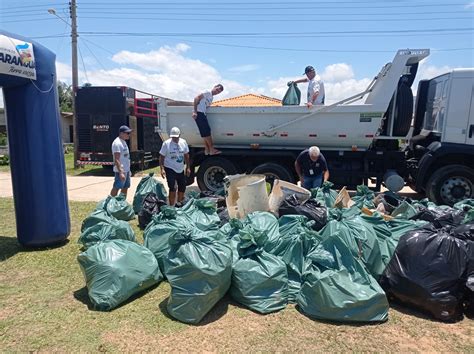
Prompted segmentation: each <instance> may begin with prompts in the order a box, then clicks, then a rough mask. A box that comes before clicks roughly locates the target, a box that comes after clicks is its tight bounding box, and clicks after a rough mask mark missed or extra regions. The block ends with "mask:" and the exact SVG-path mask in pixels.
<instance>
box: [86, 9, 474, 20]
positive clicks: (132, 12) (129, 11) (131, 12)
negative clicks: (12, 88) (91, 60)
mask: <svg viewBox="0 0 474 354" xmlns="http://www.w3.org/2000/svg"><path fill="white" fill-rule="evenodd" d="M96 13H97V12H96V11H81V14H96ZM110 14H112V15H172V16H176V15H179V16H211V15H214V16H231V17H233V16H250V17H255V16H265V17H270V16H285V17H287V16H299V17H300V18H301V14H300V13H297V14H288V12H282V13H278V14H269V13H267V12H261V13H251V14H248V13H235V12H233V13H231V14H229V13H225V14H212V13H211V12H210V11H209V12H205V13H197V12H190V13H183V12H182V11H180V12H163V11H160V12H150V11H143V10H139V9H127V10H123V11H107V15H110ZM445 14H466V11H424V12H390V13H389V14H387V13H386V12H375V13H374V12H371V13H357V14H355V13H344V14H341V13H340V12H339V11H338V12H332V13H318V15H319V16H321V15H324V16H331V15H333V16H383V15H390V16H405V15H411V16H416V15H445ZM313 21H314V20H313ZM318 21H319V18H318Z"/></svg>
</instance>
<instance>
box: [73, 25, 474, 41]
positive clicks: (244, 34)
mask: <svg viewBox="0 0 474 354" xmlns="http://www.w3.org/2000/svg"><path fill="white" fill-rule="evenodd" d="M473 30H474V28H472V27H467V28H433V29H406V30H366V31H318V32H267V33H265V32H240V33H239V32H236V33H230V32H228V33H195V32H192V33H190V32H188V33H166V32H164V33H160V32H155V33H154V32H148V33H146V32H141V33H138V32H87V31H85V32H80V33H81V34H82V35H88V36H99V37H100V36H117V37H124V36H125V37H150V36H151V37H176V36H179V37H218V38H219V37H234V38H248V37H252V38H258V37H262V38H265V37H266V36H271V37H274V38H277V37H278V38H279V37H294V36H298V37H299V36H304V35H311V36H320V35H330V34H374V33H380V34H393V33H396V34H404V33H429V34H432V33H443V32H454V31H463V32H464V31H470V32H472V31H473Z"/></svg>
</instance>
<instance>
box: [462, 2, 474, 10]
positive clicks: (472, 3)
mask: <svg viewBox="0 0 474 354" xmlns="http://www.w3.org/2000/svg"><path fill="white" fill-rule="evenodd" d="M473 7H474V2H470V3H469V4H466V6H464V8H465V9H471V8H473Z"/></svg>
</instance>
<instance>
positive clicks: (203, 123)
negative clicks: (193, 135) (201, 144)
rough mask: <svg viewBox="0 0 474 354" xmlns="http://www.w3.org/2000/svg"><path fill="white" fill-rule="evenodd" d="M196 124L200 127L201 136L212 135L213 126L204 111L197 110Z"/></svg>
mask: <svg viewBox="0 0 474 354" xmlns="http://www.w3.org/2000/svg"><path fill="white" fill-rule="evenodd" d="M196 124H197V126H198V129H199V133H200V134H201V138H207V137H208V136H211V127H210V126H209V122H208V121H207V117H206V115H205V114H204V113H202V112H197V117H196Z"/></svg>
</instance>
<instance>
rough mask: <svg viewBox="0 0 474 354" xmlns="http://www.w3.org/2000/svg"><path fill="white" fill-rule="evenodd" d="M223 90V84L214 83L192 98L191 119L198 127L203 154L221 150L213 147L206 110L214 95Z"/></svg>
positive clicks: (218, 152) (212, 153) (211, 153)
mask: <svg viewBox="0 0 474 354" xmlns="http://www.w3.org/2000/svg"><path fill="white" fill-rule="evenodd" d="M222 91H224V86H222V85H221V84H217V85H215V86H214V87H213V88H212V90H211V91H205V92H203V93H201V94H199V95H197V96H196V97H195V98H194V110H193V119H194V120H195V121H196V124H197V126H198V129H199V133H200V134H201V137H202V138H203V140H204V154H205V155H218V154H220V153H221V151H219V150H217V149H216V148H215V147H214V142H213V141H212V136H211V127H210V126H209V122H208V121H207V116H206V111H207V108H208V107H209V106H210V105H211V103H212V100H213V99H214V96H215V95H218V94H220V93H221V92H222Z"/></svg>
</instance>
